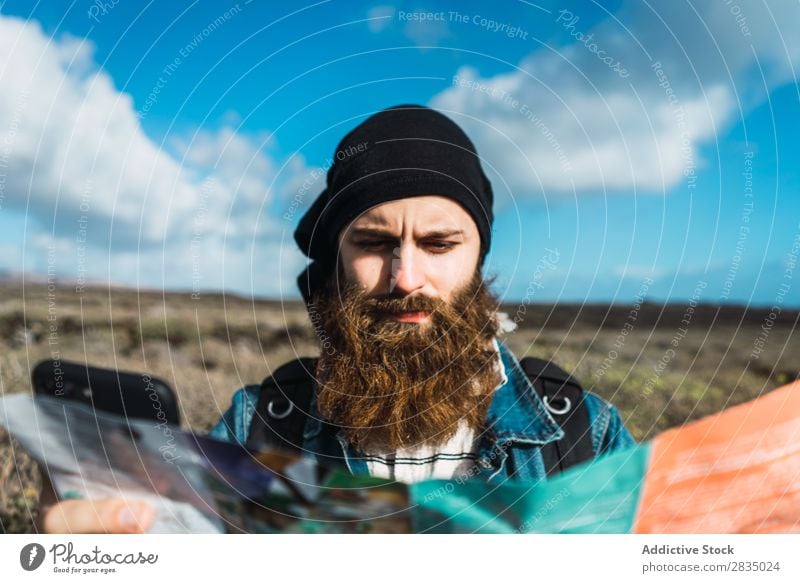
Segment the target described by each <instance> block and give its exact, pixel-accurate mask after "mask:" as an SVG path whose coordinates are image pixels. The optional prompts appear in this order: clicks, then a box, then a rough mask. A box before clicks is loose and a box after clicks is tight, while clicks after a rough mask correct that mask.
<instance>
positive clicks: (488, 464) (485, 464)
mask: <svg viewBox="0 0 800 583" xmlns="http://www.w3.org/2000/svg"><path fill="white" fill-rule="evenodd" d="M478 465H479V466H480V467H482V468H483V469H484V470H491V469H492V461H491V460H490V459H488V458H485V457H482V458H480V459H479V460H478Z"/></svg>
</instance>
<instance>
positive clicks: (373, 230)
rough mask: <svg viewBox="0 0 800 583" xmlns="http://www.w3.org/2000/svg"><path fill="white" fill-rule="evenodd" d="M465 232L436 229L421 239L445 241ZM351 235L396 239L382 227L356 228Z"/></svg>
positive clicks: (422, 235)
mask: <svg viewBox="0 0 800 583" xmlns="http://www.w3.org/2000/svg"><path fill="white" fill-rule="evenodd" d="M463 234H464V231H463V230H462V229H435V230H433V231H428V232H427V233H422V234H421V235H420V236H419V238H420V239H434V238H438V239H445V238H447V237H453V236H455V235H463ZM350 235H351V236H352V235H355V236H366V237H386V238H392V239H394V238H396V236H395V235H394V234H393V233H392V232H391V231H389V230H387V229H382V228H380V227H355V228H353V229H350Z"/></svg>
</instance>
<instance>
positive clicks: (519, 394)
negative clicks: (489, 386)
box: [486, 341, 564, 444]
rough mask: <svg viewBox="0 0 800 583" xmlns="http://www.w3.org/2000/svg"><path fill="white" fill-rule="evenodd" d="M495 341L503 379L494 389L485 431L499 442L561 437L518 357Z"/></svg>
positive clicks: (532, 441) (559, 429) (540, 441)
mask: <svg viewBox="0 0 800 583" xmlns="http://www.w3.org/2000/svg"><path fill="white" fill-rule="evenodd" d="M496 344H497V346H498V350H499V352H500V358H501V359H502V362H503V368H504V369H505V374H506V382H505V383H504V384H503V385H502V386H500V387H499V388H498V389H497V390H496V391H495V395H494V398H493V399H492V403H491V405H490V406H489V412H488V414H487V416H486V432H487V433H490V434H492V436H493V437H494V438H495V439H496V441H498V442H503V441H516V442H520V443H532V444H542V443H548V442H550V441H554V440H557V439H561V438H562V437H564V431H563V430H562V429H561V427H559V425H558V422H557V421H556V420H555V419H553V416H552V415H550V413H549V412H548V410H547V408H546V407H545V406H544V402H543V401H542V399H541V397H539V394H538V393H537V392H536V389H535V388H534V387H533V384H532V383H531V381H530V380H529V379H528V375H526V374H525V371H524V370H522V365H520V363H519V360H517V357H516V356H514V354H513V353H512V352H511V351H510V350H509V349H508V348H506V346H505V344H502V343H500V342H497V341H496Z"/></svg>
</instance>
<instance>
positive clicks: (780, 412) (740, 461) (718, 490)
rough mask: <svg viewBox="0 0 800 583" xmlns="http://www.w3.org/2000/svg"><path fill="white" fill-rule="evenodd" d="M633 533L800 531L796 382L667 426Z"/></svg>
mask: <svg viewBox="0 0 800 583" xmlns="http://www.w3.org/2000/svg"><path fill="white" fill-rule="evenodd" d="M633 531H634V532H637V533H654V532H659V533H755V532H759V533H767V532H775V533H777V532H780V533H787V532H793V533H800V381H797V382H794V383H792V384H789V385H786V386H784V387H781V388H778V389H775V390H774V391H772V392H770V393H767V394H765V395H764V396H762V397H760V398H758V399H755V400H753V401H750V402H749V403H744V404H742V405H738V406H736V407H732V408H730V409H727V410H725V411H723V412H721V413H719V414H717V415H713V416H711V417H706V418H704V419H701V420H700V421H697V422H694V423H690V424H688V425H685V426H683V427H678V428H674V429H670V430H668V431H665V432H664V433H662V434H660V435H658V436H657V437H656V438H655V439H654V440H653V444H652V449H651V452H650V460H649V464H648V471H647V475H646V477H645V484H644V489H643V493H642V499H641V501H640V505H639V511H638V514H637V518H636V521H635V522H634V528H633Z"/></svg>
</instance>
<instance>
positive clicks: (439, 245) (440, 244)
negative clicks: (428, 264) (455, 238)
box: [426, 241, 456, 251]
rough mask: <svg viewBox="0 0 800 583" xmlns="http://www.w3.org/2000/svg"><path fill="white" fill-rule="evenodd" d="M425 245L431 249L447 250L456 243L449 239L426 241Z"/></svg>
mask: <svg viewBox="0 0 800 583" xmlns="http://www.w3.org/2000/svg"><path fill="white" fill-rule="evenodd" d="M426 245H427V247H428V248H429V249H431V250H433V251H449V250H450V249H452V248H453V247H455V246H456V244H455V243H453V242H451V241H430V242H429V243H426Z"/></svg>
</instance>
